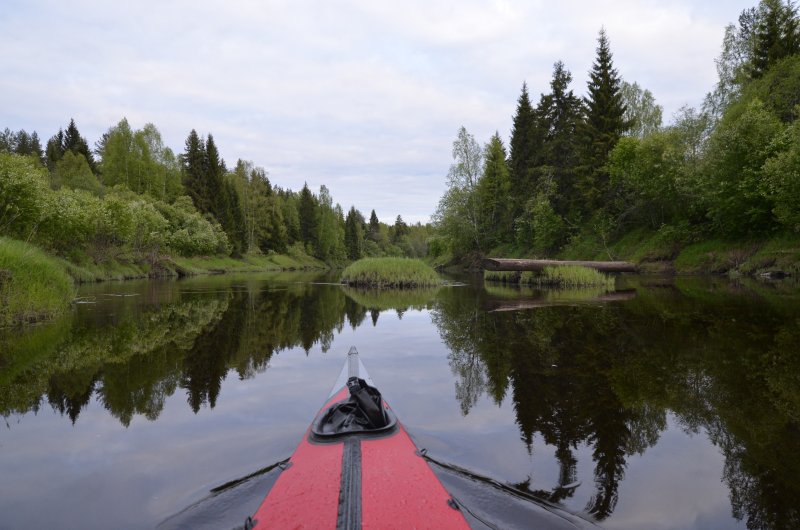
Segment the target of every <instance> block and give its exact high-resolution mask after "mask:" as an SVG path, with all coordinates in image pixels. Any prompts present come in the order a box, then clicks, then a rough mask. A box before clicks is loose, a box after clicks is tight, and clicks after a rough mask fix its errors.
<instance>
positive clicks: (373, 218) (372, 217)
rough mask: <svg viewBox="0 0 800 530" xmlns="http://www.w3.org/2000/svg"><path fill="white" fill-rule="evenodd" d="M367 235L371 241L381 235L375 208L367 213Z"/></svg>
mask: <svg viewBox="0 0 800 530" xmlns="http://www.w3.org/2000/svg"><path fill="white" fill-rule="evenodd" d="M367 235H368V236H369V238H370V239H371V240H373V241H377V240H378V238H379V237H380V235H381V223H380V221H378V215H377V214H376V213H375V210H372V213H371V214H369V232H368V234H367Z"/></svg>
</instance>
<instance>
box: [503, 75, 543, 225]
mask: <svg viewBox="0 0 800 530" xmlns="http://www.w3.org/2000/svg"><path fill="white" fill-rule="evenodd" d="M535 127H536V116H535V114H534V110H533V106H532V105H531V100H530V97H529V96H528V85H527V83H522V93H521V94H520V95H519V99H517V112H516V114H515V115H514V123H513V125H512V127H511V140H510V141H509V163H508V165H509V171H510V173H509V177H510V182H511V196H512V197H513V198H514V201H513V203H512V205H511V206H512V211H513V215H514V217H516V215H518V214H519V213H520V212H521V211H522V207H523V204H524V202H525V199H526V197H528V196H529V195H530V194H531V190H530V177H531V171H532V169H533V166H534V157H535V154H536V153H535V148H536V145H535V144H536V142H535V141H534V133H535Z"/></svg>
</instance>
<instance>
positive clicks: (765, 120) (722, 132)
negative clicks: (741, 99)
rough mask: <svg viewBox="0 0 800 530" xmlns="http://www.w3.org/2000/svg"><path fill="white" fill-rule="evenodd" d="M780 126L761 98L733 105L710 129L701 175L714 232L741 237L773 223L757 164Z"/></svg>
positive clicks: (768, 152)
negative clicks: (742, 105) (741, 104)
mask: <svg viewBox="0 0 800 530" xmlns="http://www.w3.org/2000/svg"><path fill="white" fill-rule="evenodd" d="M782 130H783V127H782V125H781V122H780V120H778V118H777V117H775V115H774V114H772V113H771V112H769V110H768V109H767V108H766V107H765V105H764V104H763V103H762V102H761V101H760V100H753V101H752V102H750V103H749V104H747V105H746V106H745V107H743V108H742V107H735V108H732V109H731V110H730V111H729V112H728V113H726V115H725V117H724V118H723V119H722V121H721V122H720V123H719V125H718V126H717V128H716V129H715V130H714V133H713V134H712V135H711V137H710V139H709V145H708V150H707V153H706V156H705V159H704V164H703V165H704V170H703V173H704V179H705V195H706V197H707V200H708V202H709V209H708V216H709V218H710V219H711V222H712V229H713V230H714V231H715V232H716V233H719V234H723V235H729V236H741V235H748V234H757V233H763V232H764V231H767V230H769V229H770V228H772V227H773V226H774V218H773V212H772V210H773V204H772V201H770V200H769V199H768V195H765V193H764V182H763V174H762V167H763V165H764V163H765V162H766V160H767V159H768V158H769V157H770V156H771V155H772V154H773V150H774V140H775V139H776V137H777V136H778V135H779V134H780V133H781V132H782Z"/></svg>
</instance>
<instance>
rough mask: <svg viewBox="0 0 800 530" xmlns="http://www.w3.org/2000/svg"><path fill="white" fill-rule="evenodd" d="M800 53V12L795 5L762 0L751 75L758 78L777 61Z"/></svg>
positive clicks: (778, 0)
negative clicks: (799, 18)
mask: <svg viewBox="0 0 800 530" xmlns="http://www.w3.org/2000/svg"><path fill="white" fill-rule="evenodd" d="M798 51H800V35H798V20H797V10H796V8H795V7H794V5H793V4H792V3H791V2H786V3H784V2H783V1H782V0H761V3H760V5H759V8H758V22H757V24H756V28H755V47H754V49H753V59H752V71H751V76H752V77H753V78H755V79H758V78H760V77H763V75H764V73H766V71H767V70H768V69H769V68H770V67H771V66H772V65H773V64H775V63H776V62H777V61H779V60H780V59H783V58H784V57H788V56H789V55H794V54H796V53H797V52H798Z"/></svg>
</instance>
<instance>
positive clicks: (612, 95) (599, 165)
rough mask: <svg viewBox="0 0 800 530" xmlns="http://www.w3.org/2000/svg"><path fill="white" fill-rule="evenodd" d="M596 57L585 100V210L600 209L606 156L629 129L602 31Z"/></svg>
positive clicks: (605, 180) (605, 188) (582, 184)
mask: <svg viewBox="0 0 800 530" xmlns="http://www.w3.org/2000/svg"><path fill="white" fill-rule="evenodd" d="M597 42H598V46H597V58H596V59H595V63H594V65H593V67H592V71H591V72H590V73H589V83H588V93H589V94H588V97H586V98H584V104H585V106H586V120H585V121H584V123H583V127H582V129H583V131H582V132H583V134H582V137H583V138H582V140H583V157H582V158H583V163H582V164H581V166H582V167H581V171H582V175H581V179H580V183H579V186H580V191H581V195H582V199H583V201H584V204H583V206H584V208H585V209H588V210H594V209H596V208H597V207H598V206H600V203H601V201H602V200H603V199H604V198H605V195H606V193H607V191H608V172H607V171H606V169H605V165H606V162H607V161H608V155H609V153H610V152H611V150H612V149H613V148H614V146H615V145H617V142H618V141H619V139H620V137H621V136H622V134H623V133H624V132H625V131H626V130H627V129H628V128H629V124H628V123H627V122H626V121H625V118H624V116H625V104H624V103H623V101H622V95H621V93H620V83H621V80H620V77H619V74H618V73H617V70H616V69H615V68H614V65H613V62H612V56H611V49H610V47H609V43H608V37H607V36H606V31H605V29H601V30H600V36H599V37H598V39H597Z"/></svg>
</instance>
